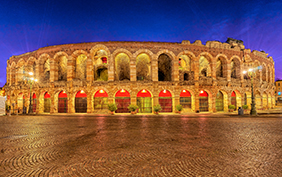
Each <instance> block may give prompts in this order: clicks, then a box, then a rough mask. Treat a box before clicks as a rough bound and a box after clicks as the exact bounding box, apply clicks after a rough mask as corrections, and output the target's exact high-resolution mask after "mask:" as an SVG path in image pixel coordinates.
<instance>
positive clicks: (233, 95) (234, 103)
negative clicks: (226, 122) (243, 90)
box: [231, 91, 237, 109]
mask: <svg viewBox="0 0 282 177" xmlns="http://www.w3.org/2000/svg"><path fill="white" fill-rule="evenodd" d="M231 104H232V105H234V106H235V109H237V101H236V93H235V92H234V91H233V92H232V93H231Z"/></svg>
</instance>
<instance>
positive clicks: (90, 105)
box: [87, 93, 92, 113]
mask: <svg viewBox="0 0 282 177" xmlns="http://www.w3.org/2000/svg"><path fill="white" fill-rule="evenodd" d="M91 97H92V95H91V94H90V93H87V113H92V98H91Z"/></svg>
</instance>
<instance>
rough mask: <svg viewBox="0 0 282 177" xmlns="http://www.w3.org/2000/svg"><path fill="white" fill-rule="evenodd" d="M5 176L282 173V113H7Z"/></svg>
mask: <svg viewBox="0 0 282 177" xmlns="http://www.w3.org/2000/svg"><path fill="white" fill-rule="evenodd" d="M0 130H1V131H0V145H1V147H0V150H1V152H0V176H1V177H2V176H3V177H6V176H17V177H18V176H49V177H52V176H86V177H87V176H102V177H104V176H244V177H245V176H271V177H275V176H282V116H281V115H279V114H277V115H273V116H265V117H264V116H260V117H256V118H250V117H237V116H222V117H221V116H220V115H218V116H213V117H211V116H208V115H199V116H198V117H189V116H188V115H163V116H162V115H158V116H153V115H146V116H145V115H144V116H136V115H134V116H130V115H126V116H89V115H83V114H79V115H75V116H74V115H72V116H66V115H62V116H57V115H52V116H10V117H9V116H2V117H0Z"/></svg>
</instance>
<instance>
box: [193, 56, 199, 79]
mask: <svg viewBox="0 0 282 177" xmlns="http://www.w3.org/2000/svg"><path fill="white" fill-rule="evenodd" d="M199 58H200V57H195V58H194V59H193V60H194V62H193V71H194V80H195V81H198V80H199Z"/></svg>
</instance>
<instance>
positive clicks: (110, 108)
mask: <svg viewBox="0 0 282 177" xmlns="http://www.w3.org/2000/svg"><path fill="white" fill-rule="evenodd" d="M108 109H109V111H111V112H112V113H113V112H115V111H116V110H117V105H116V104H115V103H110V104H108Z"/></svg>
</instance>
